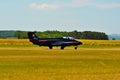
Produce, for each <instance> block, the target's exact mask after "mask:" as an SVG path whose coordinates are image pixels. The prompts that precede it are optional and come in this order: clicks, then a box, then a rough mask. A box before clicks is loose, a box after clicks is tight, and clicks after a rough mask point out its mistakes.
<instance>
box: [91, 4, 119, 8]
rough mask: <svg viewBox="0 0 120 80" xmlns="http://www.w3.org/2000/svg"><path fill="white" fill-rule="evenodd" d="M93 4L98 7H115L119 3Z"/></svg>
mask: <svg viewBox="0 0 120 80" xmlns="http://www.w3.org/2000/svg"><path fill="white" fill-rule="evenodd" d="M93 6H95V7H98V8H116V7H120V3H110V4H94V5H93Z"/></svg>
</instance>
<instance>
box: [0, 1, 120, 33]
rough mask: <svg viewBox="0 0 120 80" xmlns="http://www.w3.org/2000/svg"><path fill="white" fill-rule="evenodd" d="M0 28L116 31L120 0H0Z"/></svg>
mask: <svg viewBox="0 0 120 80" xmlns="http://www.w3.org/2000/svg"><path fill="white" fill-rule="evenodd" d="M0 30H24V31H46V30H58V31H74V30H77V31H99V32H105V33H107V34H120V0H0Z"/></svg>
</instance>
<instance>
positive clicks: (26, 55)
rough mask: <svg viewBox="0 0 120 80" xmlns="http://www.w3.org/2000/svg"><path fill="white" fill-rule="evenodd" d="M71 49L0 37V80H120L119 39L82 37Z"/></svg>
mask: <svg viewBox="0 0 120 80" xmlns="http://www.w3.org/2000/svg"><path fill="white" fill-rule="evenodd" d="M82 42H83V45H82V46H80V47H79V48H78V50H74V47H66V48H65V50H60V48H59V47H54V49H53V50H49V49H48V48H47V47H38V46H34V45H32V44H31V43H30V42H29V41H28V40H4V39H1V40H0V80H120V41H119V40H118V41H106V40H102V41H100V40H82Z"/></svg>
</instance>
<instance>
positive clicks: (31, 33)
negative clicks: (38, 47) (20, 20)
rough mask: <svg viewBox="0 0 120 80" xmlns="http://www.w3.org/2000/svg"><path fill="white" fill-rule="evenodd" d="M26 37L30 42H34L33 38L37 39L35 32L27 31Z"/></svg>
mask: <svg viewBox="0 0 120 80" xmlns="http://www.w3.org/2000/svg"><path fill="white" fill-rule="evenodd" d="M28 38H29V40H30V41H31V42H34V40H38V39H39V38H38V37H37V36H36V35H35V32H28Z"/></svg>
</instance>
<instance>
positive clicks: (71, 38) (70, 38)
mask: <svg viewBox="0 0 120 80" xmlns="http://www.w3.org/2000/svg"><path fill="white" fill-rule="evenodd" d="M62 38H63V39H69V40H75V38H73V37H69V36H68V37H66V36H64V37H62Z"/></svg>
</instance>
